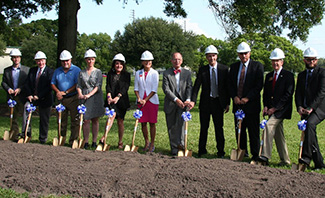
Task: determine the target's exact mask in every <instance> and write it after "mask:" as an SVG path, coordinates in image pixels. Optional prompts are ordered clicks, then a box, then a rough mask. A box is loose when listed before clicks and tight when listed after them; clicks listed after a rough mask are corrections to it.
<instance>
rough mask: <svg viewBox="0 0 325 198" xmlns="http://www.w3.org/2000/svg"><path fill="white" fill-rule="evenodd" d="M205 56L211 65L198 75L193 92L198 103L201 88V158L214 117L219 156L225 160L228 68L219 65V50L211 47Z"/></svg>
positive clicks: (202, 68)
mask: <svg viewBox="0 0 325 198" xmlns="http://www.w3.org/2000/svg"><path fill="white" fill-rule="evenodd" d="M205 56H206V59H207V60H208V62H209V64H208V65H205V66H202V67H201V68H200V69H199V72H198V74H197V77H196V80H195V83H194V87H193V90H192V97H191V99H192V101H193V102H195V103H196V100H197V95H198V92H199V89H200V87H201V86H202V91H201V95H200V98H201V99H200V104H199V109H200V126H201V127H200V140H199V157H200V156H201V155H203V154H206V153H207V150H206V143H207V138H208V129H209V124H210V115H212V118H213V123H214V129H215V138H216V142H217V150H218V152H217V156H218V157H220V158H223V157H224V155H225V151H224V147H225V138H224V133H223V114H224V112H226V113H227V112H228V111H229V103H230V98H229V94H228V86H227V85H228V83H227V80H228V67H227V66H225V65H223V64H220V63H217V58H218V50H217V48H216V47H215V46H213V45H210V46H209V47H207V48H206V49H205Z"/></svg>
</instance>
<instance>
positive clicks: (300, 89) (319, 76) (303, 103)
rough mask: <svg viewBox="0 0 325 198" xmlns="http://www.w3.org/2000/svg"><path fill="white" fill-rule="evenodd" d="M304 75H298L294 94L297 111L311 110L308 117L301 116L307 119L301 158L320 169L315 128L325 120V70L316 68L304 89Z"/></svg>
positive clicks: (322, 165) (321, 162) (320, 156)
mask: <svg viewBox="0 0 325 198" xmlns="http://www.w3.org/2000/svg"><path fill="white" fill-rule="evenodd" d="M306 74H307V71H306V70H304V71H303V72H301V73H299V75H298V80H297V87H296V93H295V100H296V107H297V111H298V110H299V107H303V108H305V109H310V108H312V109H313V111H312V112H311V114H310V115H309V117H306V116H303V118H305V119H307V128H306V130H305V141H304V143H303V150H302V158H304V159H306V160H307V161H309V162H310V160H311V159H313V160H314V163H315V168H321V167H325V165H324V163H323V156H322V154H321V153H320V150H319V146H318V141H317V136H316V126H317V125H318V124H319V123H320V122H322V121H323V120H324V118H325V70H324V69H322V68H320V67H318V66H316V67H315V69H314V71H313V72H312V76H311V78H310V79H309V80H308V86H307V88H306V89H305V85H306Z"/></svg>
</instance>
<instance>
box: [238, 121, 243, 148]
mask: <svg viewBox="0 0 325 198" xmlns="http://www.w3.org/2000/svg"><path fill="white" fill-rule="evenodd" d="M241 123H242V120H241V119H240V120H238V142H237V149H240V133H241Z"/></svg>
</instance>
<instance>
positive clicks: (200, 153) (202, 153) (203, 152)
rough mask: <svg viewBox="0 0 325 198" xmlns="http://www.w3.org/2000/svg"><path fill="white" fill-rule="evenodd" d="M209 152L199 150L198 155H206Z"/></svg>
mask: <svg viewBox="0 0 325 198" xmlns="http://www.w3.org/2000/svg"><path fill="white" fill-rule="evenodd" d="M207 153H208V152H207V151H199V153H198V156H199V157H201V156H202V155H205V154H207Z"/></svg>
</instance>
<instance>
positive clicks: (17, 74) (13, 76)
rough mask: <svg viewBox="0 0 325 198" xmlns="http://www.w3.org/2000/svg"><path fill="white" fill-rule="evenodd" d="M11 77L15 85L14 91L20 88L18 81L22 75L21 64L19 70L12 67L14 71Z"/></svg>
mask: <svg viewBox="0 0 325 198" xmlns="http://www.w3.org/2000/svg"><path fill="white" fill-rule="evenodd" d="M11 72H12V73H11V75H12V80H13V84H14V90H15V89H17V88H18V79H19V74H20V64H19V66H18V67H17V68H14V67H12V71H11Z"/></svg>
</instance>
